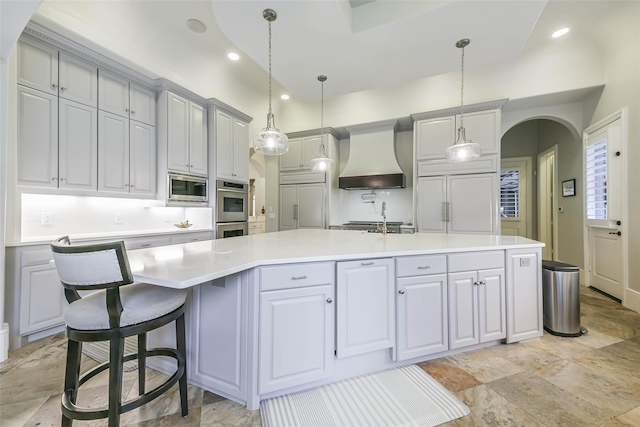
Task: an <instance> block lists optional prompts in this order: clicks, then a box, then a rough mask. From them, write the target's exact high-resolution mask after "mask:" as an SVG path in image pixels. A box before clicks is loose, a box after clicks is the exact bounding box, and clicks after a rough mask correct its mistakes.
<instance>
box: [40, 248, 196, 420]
mask: <svg viewBox="0 0 640 427" xmlns="http://www.w3.org/2000/svg"><path fill="white" fill-rule="evenodd" d="M51 250H52V252H53V259H54V261H55V264H56V269H57V271H58V275H59V276H60V281H61V282H62V286H63V287H64V292H65V297H66V298H67V301H68V302H69V306H68V307H67V309H66V310H65V313H64V318H65V322H66V326H67V327H66V333H67V338H68V345H67V361H66V371H65V379H64V392H63V394H62V426H63V427H64V426H71V425H72V423H73V420H95V419H99V418H108V419H109V427H117V426H119V425H120V414H123V413H125V412H128V411H131V410H133V409H136V408H138V407H140V406H142V405H144V404H146V403H148V402H150V401H151V400H153V399H155V398H156V397H158V396H160V395H161V394H163V393H164V392H165V391H167V390H169V388H171V386H173V385H174V384H175V383H176V382H179V390H180V403H181V409H182V416H186V415H187V413H188V402H187V375H186V374H187V366H186V341H185V319H184V311H185V301H186V297H187V291H186V290H179V289H170V288H165V287H161V286H153V285H149V284H146V283H137V282H136V283H134V282H133V275H132V273H131V268H130V267H129V261H128V258H127V253H126V250H125V247H124V242H122V241H119V242H113V243H101V244H93V245H72V244H71V242H70V241H69V237H68V236H64V237H61V238H59V239H57V240H55V241H53V242H52V243H51ZM79 290H95V291H96V292H93V293H91V294H89V295H87V296H85V297H80V294H79V293H78V291H79ZM174 320H175V322H176V348H175V349H172V348H154V349H147V348H146V347H147V332H149V331H151V330H154V329H157V328H159V327H161V326H164V325H166V324H168V323H170V322H172V321H174ZM133 335H137V336H138V353H136V354H130V355H126V356H125V355H124V339H125V338H126V337H129V336H133ZM93 341H109V343H110V344H109V360H108V361H107V362H104V363H102V364H100V365H98V366H96V367H95V368H93V369H91V370H89V371H87V372H86V373H84V374H83V375H80V361H81V356H82V343H83V342H93ZM149 356H168V357H172V358H174V359H176V362H177V369H176V372H175V373H174V374H173V375H172V376H171V377H169V379H168V380H167V381H165V382H164V383H163V384H161V385H159V386H158V387H156V388H154V389H153V390H151V391H149V392H146V393H145V368H146V358H147V357H149ZM134 359H137V361H138V383H139V386H138V394H139V396H138V397H137V398H136V399H134V400H131V401H129V402H126V403H124V404H122V402H121V397H120V396H121V389H122V371H123V368H122V365H123V363H124V362H128V361H130V360H134ZM106 369H109V404H108V406H106V407H102V408H97V409H94V408H90V409H89V408H82V407H79V406H77V405H76V399H77V396H78V389H79V388H80V386H82V384H84V383H85V382H87V381H88V380H89V379H91V378H93V377H94V376H96V375H97V374H99V373H100V372H102V371H104V370H106Z"/></svg>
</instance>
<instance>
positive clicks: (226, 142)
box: [215, 111, 234, 180]
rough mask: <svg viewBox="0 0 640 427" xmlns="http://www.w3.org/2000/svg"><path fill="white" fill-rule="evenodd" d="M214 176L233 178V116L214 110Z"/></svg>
mask: <svg viewBox="0 0 640 427" xmlns="http://www.w3.org/2000/svg"><path fill="white" fill-rule="evenodd" d="M215 132H216V176H217V177H218V179H228V180H233V178H234V177H233V173H234V172H233V170H234V165H233V154H234V145H233V117H231V116H230V115H229V114H226V113H224V112H222V111H216V129H215Z"/></svg>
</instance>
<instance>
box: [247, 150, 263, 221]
mask: <svg viewBox="0 0 640 427" xmlns="http://www.w3.org/2000/svg"><path fill="white" fill-rule="evenodd" d="M251 152H252V153H253V154H252V155H251V158H250V159H249V179H254V180H255V181H254V183H253V185H254V187H255V197H256V200H255V211H256V216H260V215H262V214H261V213H260V210H261V209H262V207H263V206H265V181H266V180H265V165H264V162H265V160H264V155H262V154H259V153H255V152H254V151H253V150H251ZM265 209H266V208H265ZM249 215H251V211H249Z"/></svg>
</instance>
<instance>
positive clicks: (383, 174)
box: [338, 120, 406, 190]
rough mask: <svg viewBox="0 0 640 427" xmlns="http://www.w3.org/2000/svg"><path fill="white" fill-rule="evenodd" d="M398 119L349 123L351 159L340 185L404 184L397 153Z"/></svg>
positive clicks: (363, 186) (349, 187)
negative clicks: (360, 123) (353, 124)
mask: <svg viewBox="0 0 640 427" xmlns="http://www.w3.org/2000/svg"><path fill="white" fill-rule="evenodd" d="M397 126H398V121H397V120H385V121H382V122H375V123H367V124H364V125H356V126H350V127H347V131H348V132H349V134H350V136H349V140H350V142H349V159H348V160H347V165H346V166H345V168H344V170H343V171H342V173H341V174H340V177H339V179H338V186H339V187H340V188H342V189H345V190H363V189H364V190H369V189H375V188H405V186H406V184H405V176H404V173H403V172H402V169H400V165H398V161H397V160H396V153H395V141H396V137H395V135H396V133H395V130H396V127H397Z"/></svg>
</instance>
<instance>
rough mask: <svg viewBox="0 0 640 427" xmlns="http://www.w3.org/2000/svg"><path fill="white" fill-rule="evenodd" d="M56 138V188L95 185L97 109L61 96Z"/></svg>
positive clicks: (96, 178)
mask: <svg viewBox="0 0 640 427" xmlns="http://www.w3.org/2000/svg"><path fill="white" fill-rule="evenodd" d="M58 108H59V119H58V120H59V134H58V135H59V137H58V187H59V188H69V189H79V190H94V191H95V190H96V189H97V188H98V114H97V110H96V109H95V108H93V107H89V106H86V105H83V104H79V103H76V102H72V101H68V100H66V99H60V100H59V104H58Z"/></svg>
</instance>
